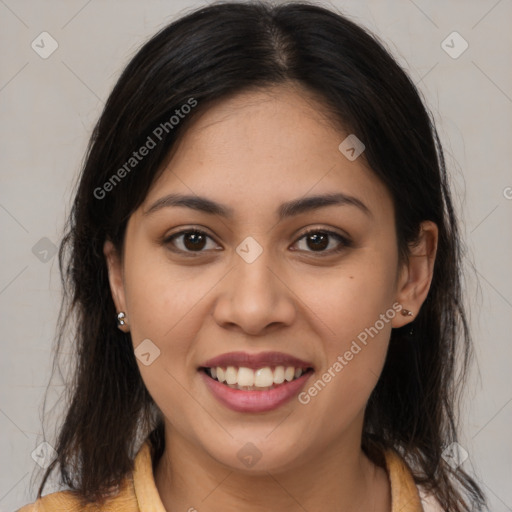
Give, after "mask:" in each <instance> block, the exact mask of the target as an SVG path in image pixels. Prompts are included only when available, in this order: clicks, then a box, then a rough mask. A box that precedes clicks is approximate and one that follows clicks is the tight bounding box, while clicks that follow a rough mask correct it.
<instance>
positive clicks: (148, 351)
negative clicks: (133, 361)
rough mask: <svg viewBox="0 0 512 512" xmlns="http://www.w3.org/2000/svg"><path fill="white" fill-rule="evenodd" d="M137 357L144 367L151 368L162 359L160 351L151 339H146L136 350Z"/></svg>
mask: <svg viewBox="0 0 512 512" xmlns="http://www.w3.org/2000/svg"><path fill="white" fill-rule="evenodd" d="M135 357H137V359H138V360H139V361H140V362H141V363H142V364H143V365H144V366H149V365H150V364H153V362H154V361H155V359H157V358H158V357H160V349H159V348H158V347H157V346H156V345H155V344H154V343H153V342H152V341H151V340H150V339H147V338H146V339H145V340H143V341H142V342H141V343H140V344H139V345H138V346H137V348H136V349H135Z"/></svg>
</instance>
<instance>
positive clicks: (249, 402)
mask: <svg viewBox="0 0 512 512" xmlns="http://www.w3.org/2000/svg"><path fill="white" fill-rule="evenodd" d="M200 373H201V375H202V378H203V379H204V381H205V383H206V385H207V386H208V388H209V389H210V391H211V392H212V393H213V396H214V397H215V398H216V399H217V400H218V401H219V402H220V403H222V404H223V405H225V406H226V407H229V408H230V409H232V410H233V411H237V412H265V411H272V410H274V409H277V408H278V407H280V406H281V405H283V404H284V403H286V402H287V401H288V400H290V399H291V398H292V397H293V396H295V395H297V394H298V393H299V392H300V390H301V388H302V387H303V386H304V384H305V383H306V381H307V380H308V379H309V377H310V376H311V375H312V374H313V372H311V371H308V372H307V373H305V374H304V375H301V376H300V377H299V378H298V379H295V380H292V381H290V382H286V383H284V384H280V385H279V386H277V387H275V388H274V389H269V390H267V391H244V390H242V389H233V388H230V387H229V386H226V385H225V384H221V383H220V382H219V381H217V380H215V379H212V378H211V377H210V376H209V375H207V374H206V372H204V371H203V370H200Z"/></svg>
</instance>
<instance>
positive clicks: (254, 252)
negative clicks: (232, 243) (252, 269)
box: [236, 236, 263, 263]
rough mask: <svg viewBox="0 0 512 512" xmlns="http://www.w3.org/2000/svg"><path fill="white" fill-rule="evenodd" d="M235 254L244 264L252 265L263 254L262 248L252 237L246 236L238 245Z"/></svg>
mask: <svg viewBox="0 0 512 512" xmlns="http://www.w3.org/2000/svg"><path fill="white" fill-rule="evenodd" d="M236 252H237V253H238V255H239V256H240V257H241V258H242V259H243V260H244V261H245V262H246V263H253V262H254V261H256V259H257V258H258V257H259V256H260V255H261V253H262V252H263V247H261V245H260V244H259V243H258V242H256V240H255V239H254V238H253V237H252V236H248V237H247V238H246V239H245V240H244V241H243V242H242V243H241V244H239V245H238V247H237V248H236Z"/></svg>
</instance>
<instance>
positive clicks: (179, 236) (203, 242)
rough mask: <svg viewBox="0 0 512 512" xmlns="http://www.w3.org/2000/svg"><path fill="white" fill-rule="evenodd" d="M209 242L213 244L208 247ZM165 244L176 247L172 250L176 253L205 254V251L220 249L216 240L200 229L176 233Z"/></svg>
mask: <svg viewBox="0 0 512 512" xmlns="http://www.w3.org/2000/svg"><path fill="white" fill-rule="evenodd" d="M208 242H211V244H210V247H208ZM164 244H166V245H172V246H174V249H173V248H171V250H173V251H175V252H185V253H187V252H188V253H192V252H198V253H199V252H204V250H215V249H218V246H217V244H216V243H215V242H214V240H213V239H212V238H211V237H210V236H209V235H207V234H206V233H205V232H204V231H200V230H198V229H187V230H184V231H180V232H179V233H175V234H174V235H171V236H169V237H167V238H166V239H165V240H164Z"/></svg>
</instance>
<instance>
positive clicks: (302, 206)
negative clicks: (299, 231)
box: [144, 193, 373, 220]
mask: <svg viewBox="0 0 512 512" xmlns="http://www.w3.org/2000/svg"><path fill="white" fill-rule="evenodd" d="M345 205H349V206H355V207H356V208H358V209H359V210H361V211H362V212H363V213H365V214H366V215H367V216H369V217H373V215H372V213H371V211H370V209H369V208H368V207H367V206H366V205H365V204H364V203H363V202H362V201H361V200H360V199H358V198H357V197H353V196H350V195H347V194H342V193H335V194H323V195H316V196H309V197H302V198H299V199H293V200H291V201H287V202H286V203H282V204H281V205H280V206H279V208H278V209H277V216H278V218H279V220H283V219H285V218H287V217H292V216H294V215H299V214H301V213H306V212H310V211H313V210H317V209H319V208H325V207H327V206H345ZM168 207H185V208H191V209H193V210H197V211H200V212H203V213H208V214H211V215H220V216H221V217H225V218H227V219H231V218H233V216H234V213H235V212H234V210H233V209H232V208H230V207H229V206H225V205H222V204H220V203H217V202H215V201H213V200H211V199H208V198H206V197H201V196H196V195H183V194H169V195H166V196H164V197H161V198H160V199H157V200H156V201H155V202H154V203H153V204H152V205H151V206H150V207H149V208H148V209H147V210H146V211H145V212H144V215H149V214H151V213H154V212H156V211H158V210H161V209H162V208H168Z"/></svg>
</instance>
